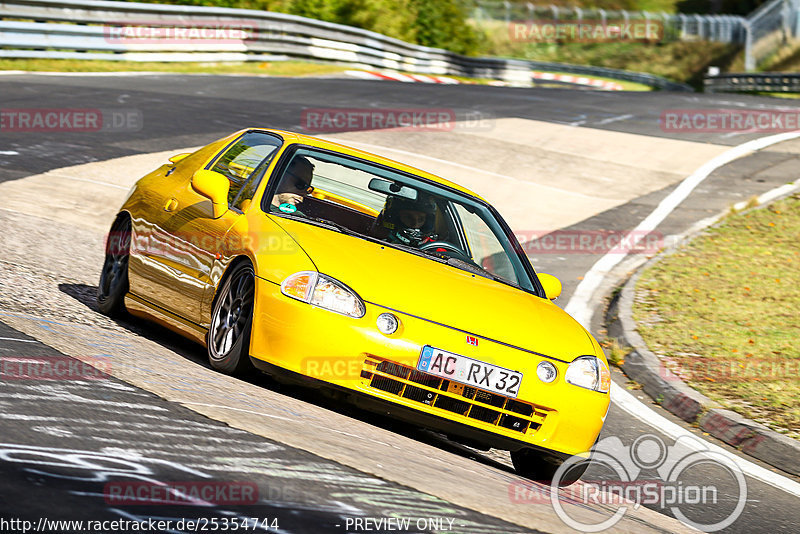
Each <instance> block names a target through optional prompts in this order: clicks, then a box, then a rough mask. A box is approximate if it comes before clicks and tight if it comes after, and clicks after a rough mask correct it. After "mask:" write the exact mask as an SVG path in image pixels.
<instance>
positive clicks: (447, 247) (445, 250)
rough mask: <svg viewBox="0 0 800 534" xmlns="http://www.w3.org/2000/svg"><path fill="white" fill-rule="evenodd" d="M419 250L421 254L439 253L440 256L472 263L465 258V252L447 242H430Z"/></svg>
mask: <svg viewBox="0 0 800 534" xmlns="http://www.w3.org/2000/svg"><path fill="white" fill-rule="evenodd" d="M419 249H420V250H421V251H423V252H431V251H434V252H441V253H442V254H447V255H449V256H455V257H456V258H459V259H462V260H465V261H469V262H472V258H470V257H469V256H467V253H466V252H464V251H463V250H461V249H460V248H459V247H457V246H455V245H453V244H452V243H448V242H447V241H431V242H430V243H425V244H424V245H420V247H419Z"/></svg>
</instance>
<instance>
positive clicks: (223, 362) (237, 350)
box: [206, 262, 255, 375]
mask: <svg viewBox="0 0 800 534" xmlns="http://www.w3.org/2000/svg"><path fill="white" fill-rule="evenodd" d="M244 270H249V271H250V272H251V273H252V275H253V281H254V282H253V283H254V285H255V271H254V269H253V267H252V265H250V263H249V262H243V263H240V264H238V265H236V266H235V267H234V268H233V270H232V271H231V272H230V274H229V275H228V276H226V277H225V280H224V281H223V283H222V289H221V290H220V291H218V292H217V295H216V296H215V298H214V308H213V310H212V312H211V325H210V328H209V331H208V334H207V335H206V347H207V351H208V362H209V363H210V364H211V367H213V368H214V369H216V370H217V371H220V372H222V373H225V374H229V375H238V374H244V373H246V372H249V371H252V370H253V369H254V368H253V364H252V363H251V362H250V333H251V331H252V329H253V313H254V311H255V295H253V309H251V310H250V317H249V318H248V320H247V324H246V325H245V327H244V329H243V330H242V334H241V335H240V336H239V338H238V339H237V340H236V342H235V343H234V344H233V347H231V350H230V351H228V354H226V355H225V356H224V357H222V358H214V357H213V356H212V350H213V349H212V343H211V331H212V330H211V329H212V328H213V326H214V318H215V317H216V316H217V313H218V312H219V308H220V306H221V305H222V296H223V295H225V293H227V292H228V291H230V288H231V282H232V281H233V280H235V279H236V277H237V276H238V275H239V273H241V272H242V271H244ZM253 289H254V291H255V288H253Z"/></svg>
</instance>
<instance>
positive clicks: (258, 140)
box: [211, 132, 282, 209]
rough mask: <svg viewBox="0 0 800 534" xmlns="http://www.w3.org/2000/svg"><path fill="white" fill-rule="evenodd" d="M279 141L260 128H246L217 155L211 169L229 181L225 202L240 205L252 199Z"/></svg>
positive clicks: (242, 206) (241, 207) (235, 205)
mask: <svg viewBox="0 0 800 534" xmlns="http://www.w3.org/2000/svg"><path fill="white" fill-rule="evenodd" d="M281 143H282V141H281V140H280V139H279V138H278V137H275V136H274V135H270V134H267V133H263V132H248V133H246V134H244V135H243V136H242V137H241V138H240V139H239V140H238V141H236V143H234V144H233V145H232V146H231V147H230V148H229V149H228V150H227V151H226V152H225V153H224V154H223V155H222V156H220V157H219V158H218V159H217V161H216V162H214V166H213V167H211V170H212V171H215V172H218V173H220V174H222V175H223V176H225V177H227V178H228V180H230V182H231V186H230V190H229V191H228V205H229V206H231V207H233V208H237V209H243V208H244V207H246V203H247V202H249V201H250V200H252V198H253V195H254V194H255V192H256V189H257V188H258V184H259V182H260V181H261V178H262V177H263V176H264V171H265V170H266V168H267V166H269V163H270V161H272V158H273V156H274V155H275V153H276V152H277V151H278V148H279V147H280V146H281Z"/></svg>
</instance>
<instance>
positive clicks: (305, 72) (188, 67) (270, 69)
mask: <svg viewBox="0 0 800 534" xmlns="http://www.w3.org/2000/svg"><path fill="white" fill-rule="evenodd" d="M351 69H353V67H349V66H347V65H337V64H333V63H314V62H306V61H270V62H252V63H241V62H240V63H139V62H128V61H102V60H98V61H94V60H85V59H84V60H80V59H0V71H1V70H20V71H27V72H145V71H146V72H171V73H179V74H250V75H257V74H261V75H267V76H320V75H325V74H337V73H341V72H344V71H346V70H351ZM377 70H381V69H377ZM406 74H411V73H406ZM553 74H569V73H561V72H559V73H553ZM572 76H576V75H575V74H572ZM450 77H451V78H453V79H456V80H459V81H462V82H467V83H476V84H481V85H486V84H489V83H491V82H492V81H494V80H490V79H487V78H466V77H464V76H450ZM590 77H591V78H593V79H599V80H606V81H612V82H617V83H619V84H620V85H622V87H623V88H624V89H625V90H626V91H649V90H650V89H651V88H650V87H648V86H646V85H642V84H638V83H634V82H626V81H621V80H614V79H612V78H603V77H599V76H590ZM558 87H561V88H563V87H564V86H563V85H559V86H558Z"/></svg>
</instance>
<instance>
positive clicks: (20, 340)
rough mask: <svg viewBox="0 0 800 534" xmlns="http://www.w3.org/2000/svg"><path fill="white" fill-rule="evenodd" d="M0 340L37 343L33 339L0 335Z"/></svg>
mask: <svg viewBox="0 0 800 534" xmlns="http://www.w3.org/2000/svg"><path fill="white" fill-rule="evenodd" d="M0 341H18V342H20V343H38V341H36V340H35V339H18V338H16V337H0Z"/></svg>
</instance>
